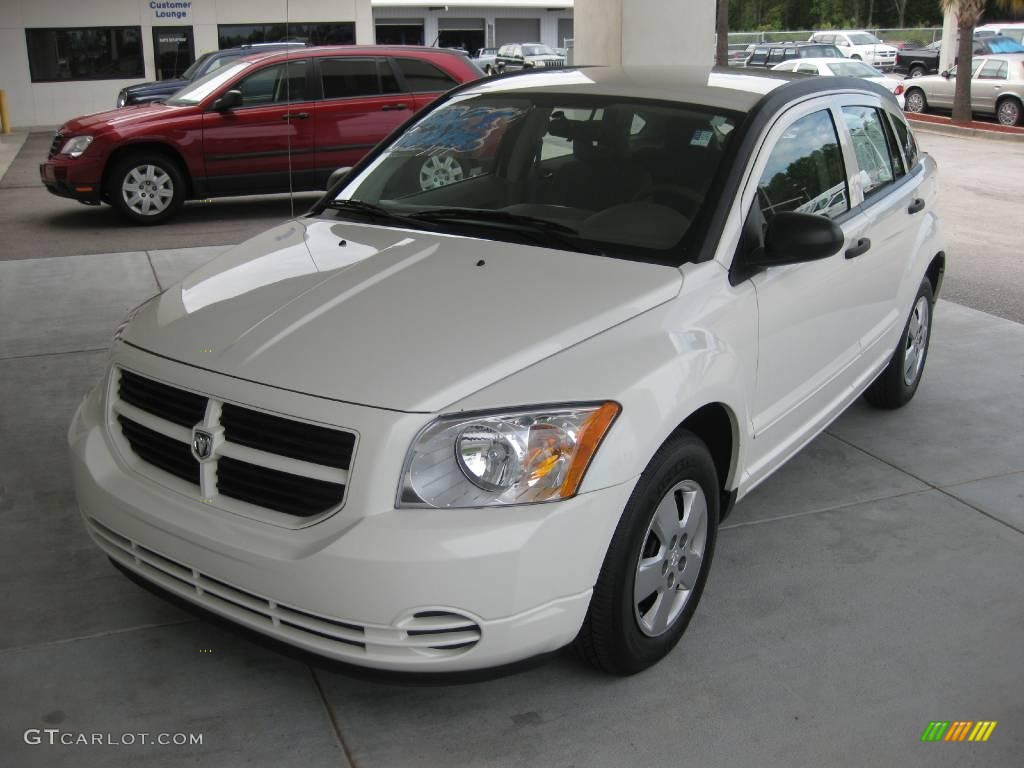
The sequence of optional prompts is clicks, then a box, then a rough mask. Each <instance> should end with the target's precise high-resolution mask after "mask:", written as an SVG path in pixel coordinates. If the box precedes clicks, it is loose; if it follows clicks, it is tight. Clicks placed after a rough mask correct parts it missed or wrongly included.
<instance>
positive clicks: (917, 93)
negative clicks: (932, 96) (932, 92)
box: [903, 88, 928, 114]
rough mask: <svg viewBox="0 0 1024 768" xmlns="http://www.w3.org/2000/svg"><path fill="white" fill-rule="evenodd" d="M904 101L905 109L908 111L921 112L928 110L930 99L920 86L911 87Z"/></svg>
mask: <svg viewBox="0 0 1024 768" xmlns="http://www.w3.org/2000/svg"><path fill="white" fill-rule="evenodd" d="M903 103H904V104H905V105H906V106H905V110H906V111H907V112H916V113H918V114H920V113H923V112H927V111H928V100H927V99H926V98H925V96H924V91H922V90H921V89H920V88H911V89H909V90H908V91H907V95H906V96H904V97H903Z"/></svg>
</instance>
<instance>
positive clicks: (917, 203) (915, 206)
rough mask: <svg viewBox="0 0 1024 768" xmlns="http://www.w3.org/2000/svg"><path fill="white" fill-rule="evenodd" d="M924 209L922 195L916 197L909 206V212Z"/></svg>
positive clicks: (918, 211) (917, 211)
mask: <svg viewBox="0 0 1024 768" xmlns="http://www.w3.org/2000/svg"><path fill="white" fill-rule="evenodd" d="M923 210H924V200H923V199H922V198H920V197H915V198H914V201H913V202H912V203H911V204H910V207H909V208H907V213H920V212H921V211H923Z"/></svg>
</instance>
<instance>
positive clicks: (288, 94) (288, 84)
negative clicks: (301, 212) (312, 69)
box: [284, 0, 305, 219]
mask: <svg viewBox="0 0 1024 768" xmlns="http://www.w3.org/2000/svg"><path fill="white" fill-rule="evenodd" d="M291 20H292V8H291V0H285V4H284V39H285V40H287V39H288V38H289V36H290V34H291V32H290V27H291ZM291 57H292V49H291V47H288V46H286V47H285V49H284V89H285V90H284V94H285V96H284V98H285V102H286V103H287V112H285V114H286V115H287V116H288V119H287V120H286V121H285V123H286V125H285V137H286V139H287V141H288V209H289V211H290V213H289V216H288V218H290V219H294V218H295V185H294V182H293V181H292V117H291V112H292V78H291V72H290V71H289V70H290V69H291V65H290V63H289V62H290V60H291ZM303 74H305V73H303Z"/></svg>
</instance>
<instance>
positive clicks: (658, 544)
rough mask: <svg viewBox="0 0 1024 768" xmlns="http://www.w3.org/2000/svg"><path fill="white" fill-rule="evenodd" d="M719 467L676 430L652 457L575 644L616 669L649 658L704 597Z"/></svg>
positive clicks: (658, 654) (667, 645)
mask: <svg viewBox="0 0 1024 768" xmlns="http://www.w3.org/2000/svg"><path fill="white" fill-rule="evenodd" d="M718 487H719V485H718V475H717V473H716V471H715V464H714V461H713V460H712V458H711V454H710V452H709V451H708V449H707V446H706V445H705V444H704V443H703V442H702V441H701V440H700V439H699V438H698V437H697V436H696V435H694V434H693V433H691V432H686V431H683V432H679V433H678V434H677V435H676V436H675V437H673V438H672V439H670V440H669V441H668V442H666V443H665V445H663V446H662V447H661V448H660V449H659V450H658V452H657V453H656V454H655V455H654V458H653V459H651V462H650V463H649V464H648V465H647V468H646V469H645V470H644V472H643V474H642V475H641V476H640V480H639V481H638V482H637V485H636V488H634V489H633V494H632V495H631V496H630V498H629V501H628V502H627V503H626V508H625V510H624V511H623V513H622V517H621V518H620V520H619V524H618V527H617V528H616V529H615V534H614V535H613V536H612V541H611V544H610V545H609V547H608V552H607V554H606V555H605V560H604V564H603V565H602V566H601V573H600V575H599V576H598V579H597V584H596V585H595V586H594V593H593V596H592V597H591V600H590V608H589V610H588V611H587V617H586V619H585V620H584V622H583V627H582V628H581V629H580V632H579V635H578V636H577V637H576V641H575V647H576V650H577V652H578V653H579V654H580V656H581V657H582V658H583V659H584V660H585V661H586V662H588V663H589V664H591V665H593V666H595V667H597V668H599V669H602V670H604V671H606V672H611V673H613V674H618V675H631V674H634V673H636V672H640V671H641V670H643V669H646V668H647V667H649V666H651V665H652V664H654V663H655V662H657V661H658V660H660V659H661V658H663V657H664V656H665V655H666V654H667V653H668V652H669V651H671V650H672V649H673V648H674V647H675V645H676V643H678V642H679V638H680V637H682V635H683V632H684V630H685V629H686V625H687V624H689V623H690V619H691V618H692V617H693V613H694V611H695V610H696V609H697V604H698V603H699V602H700V597H701V594H702V593H703V591H704V584H705V582H706V581H707V576H708V571H709V570H710V568H711V559H712V556H713V555H714V551H715V539H716V536H717V533H718V511H719V493H718Z"/></svg>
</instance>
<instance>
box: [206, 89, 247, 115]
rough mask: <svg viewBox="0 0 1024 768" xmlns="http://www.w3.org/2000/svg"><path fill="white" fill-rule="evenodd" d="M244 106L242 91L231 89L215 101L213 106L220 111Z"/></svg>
mask: <svg viewBox="0 0 1024 768" xmlns="http://www.w3.org/2000/svg"><path fill="white" fill-rule="evenodd" d="M240 106H242V92H241V91H237V90H231V91H228V92H227V93H225V94H224V95H223V96H221V97H220V98H219V99H217V100H216V101H215V102H213V108H214V109H215V110H217V111H218V112H227V111H228V110H229V109H234V108H235V107H240Z"/></svg>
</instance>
